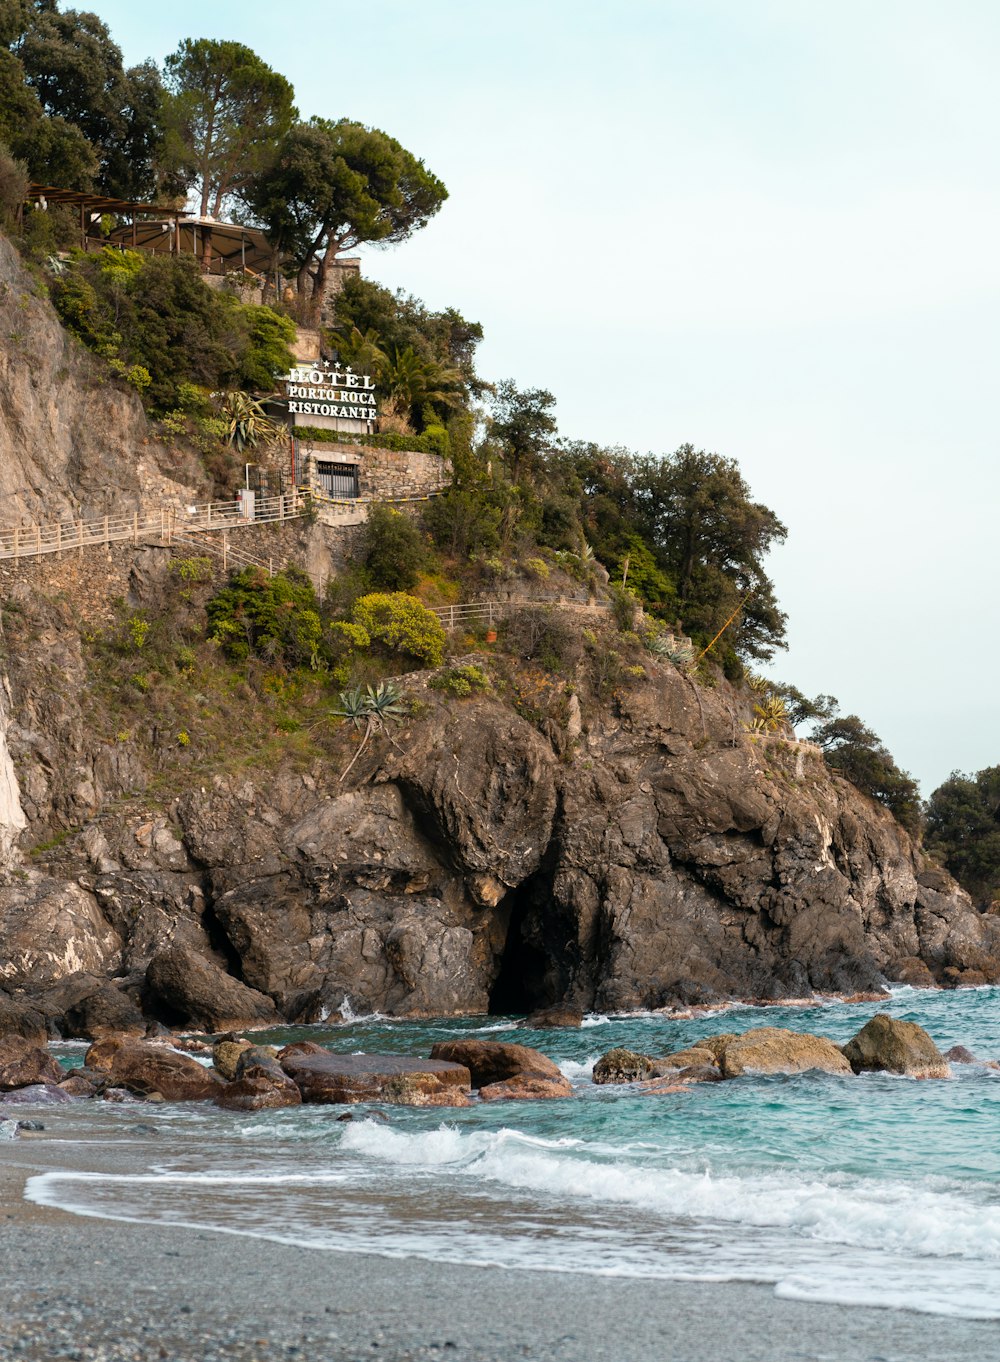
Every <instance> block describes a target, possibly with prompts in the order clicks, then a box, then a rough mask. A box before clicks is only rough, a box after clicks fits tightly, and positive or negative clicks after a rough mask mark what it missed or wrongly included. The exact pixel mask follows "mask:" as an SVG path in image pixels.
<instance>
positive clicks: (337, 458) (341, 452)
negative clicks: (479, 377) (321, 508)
mask: <svg viewBox="0 0 1000 1362" xmlns="http://www.w3.org/2000/svg"><path fill="white" fill-rule="evenodd" d="M302 456H303V461H304V464H305V465H306V467H307V469H308V476H309V480H310V483H311V485H312V486H314V487H315V486H318V483H317V481H316V465H317V464H318V463H349V464H355V465H356V466H357V469H358V494H359V496H362V497H374V498H375V499H376V500H379V501H391V500H393V499H394V498H397V497H423V496H426V495H427V493H428V492H432V491H437V490H438V489H439V488H440V487H441V486H442V484H443V483H445V482H447V480H448V478H449V477H450V475H451V464H450V463H449V461H448V460H447V459H442V458H441V457H440V455H438V454H425V453H423V452H422V451H420V450H416V449H378V448H376V447H375V446H373V445H354V444H333V443H322V444H319V443H317V444H306V443H305V442H303V444H302Z"/></svg>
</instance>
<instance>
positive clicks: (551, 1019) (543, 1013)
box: [524, 1003, 583, 1031]
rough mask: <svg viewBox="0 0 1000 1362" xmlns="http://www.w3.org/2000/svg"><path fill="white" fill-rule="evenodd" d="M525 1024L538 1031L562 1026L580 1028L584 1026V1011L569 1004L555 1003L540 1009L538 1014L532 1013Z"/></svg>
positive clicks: (525, 1020)
mask: <svg viewBox="0 0 1000 1362" xmlns="http://www.w3.org/2000/svg"><path fill="white" fill-rule="evenodd" d="M524 1024H525V1026H526V1027H530V1028H532V1029H533V1030H536V1031H541V1030H547V1029H548V1028H550V1027H551V1028H555V1027H560V1026H572V1027H576V1028H579V1027H581V1026H582V1025H583V1011H582V1009H581V1008H579V1007H571V1006H570V1005H569V1004H568V1003H555V1004H554V1005H553V1006H552V1007H540V1008H539V1009H538V1011H537V1012H532V1013H531V1015H530V1016H528V1017H525V1019H524Z"/></svg>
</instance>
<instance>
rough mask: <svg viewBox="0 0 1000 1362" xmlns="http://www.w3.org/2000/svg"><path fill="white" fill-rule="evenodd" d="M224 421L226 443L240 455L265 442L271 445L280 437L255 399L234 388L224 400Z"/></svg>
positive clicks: (273, 424)
mask: <svg viewBox="0 0 1000 1362" xmlns="http://www.w3.org/2000/svg"><path fill="white" fill-rule="evenodd" d="M222 419H223V421H224V422H225V425H226V441H227V443H228V444H231V445H232V446H233V447H234V448H235V449H236V451H237V452H238V453H240V454H242V453H243V451H244V449H247V448H250V449H252V448H253V447H254V446H255V445H256V444H258V443H260V442H263V443H264V444H270V443H271V442H272V441H273V440H275V439H276V438H277V436H278V433H279V431H278V427H277V426H276V425H275V423H274V422H273V421H272V420H271V419H270V417H269V416H268V415H267V414H266V412H265V411H264V408H263V407H262V406H261V404H260V403H259V402H258V401H257V399H256V398H255V397H251V396H250V394H249V393H245V392H241V391H240V390H239V389H238V388H234V389H233V390H232V391H231V392H227V393H226V395H225V397H224V398H223V399H222Z"/></svg>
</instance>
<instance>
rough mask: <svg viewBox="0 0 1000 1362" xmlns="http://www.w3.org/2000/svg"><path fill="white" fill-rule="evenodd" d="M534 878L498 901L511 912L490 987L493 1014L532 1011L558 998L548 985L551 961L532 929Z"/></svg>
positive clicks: (504, 908)
mask: <svg viewBox="0 0 1000 1362" xmlns="http://www.w3.org/2000/svg"><path fill="white" fill-rule="evenodd" d="M533 885H534V881H533V880H529V881H527V883H526V884H523V885H521V887H520V888H518V889H513V890H511V892H510V893H509V894H508V895H507V896H506V898H505V899H504V900H503V903H502V904H500V905H499V907H498V912H499V911H505V912H507V913H509V919H508V926H507V938H506V941H505V943H504V948H503V953H502V955H501V957H500V969H499V971H498V973H497V977H496V980H495V982H494V984H493V987H492V989H491V990H490V1007H489V1010H490V1015H491V1016H507V1015H510V1014H512V1013H513V1014H521V1013H526V1012H533V1011H534V1010H535V1009H536V1008H538V1007H544V1006H547V1005H548V1004H549V1003H553V1002H555V1001H557V1000H556V999H555V998H553V997H550V996H549V992H548V989H547V988H546V982H547V976H548V974H549V971H550V966H551V962H550V960H549V958H548V956H547V953H546V951H545V950H544V948H543V947H542V945H541V944H540V943H539V942H538V941H537V940H536V939H534V933H533V932H532V930H531V929H532V926H533V920H534V918H535V897H534V893H533V892H532V889H533Z"/></svg>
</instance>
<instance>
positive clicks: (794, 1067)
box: [721, 1026, 852, 1078]
mask: <svg viewBox="0 0 1000 1362" xmlns="http://www.w3.org/2000/svg"><path fill="white" fill-rule="evenodd" d="M721 1068H722V1073H723V1076H724V1077H726V1078H738V1077H739V1076H740V1075H741V1074H744V1073H761V1074H798V1073H805V1072H807V1071H808V1070H810V1069H820V1070H822V1072H824V1073H828V1074H849V1073H851V1072H852V1069H851V1066H850V1064H849V1063H848V1062H847V1060H846V1059H845V1058H844V1055H843V1053H842V1052H841V1050H840V1049H838V1047H837V1046H836V1045H834V1043H833V1041H832V1040H826V1039H825V1038H824V1037H823V1036H811V1035H809V1034H807V1033H806V1032H801V1031H785V1030H782V1029H781V1028H780V1027H776V1026H760V1027H757V1028H755V1029H754V1030H752V1031H745V1032H744V1033H743V1035H741V1036H736V1037H734V1038H733V1039H732V1040H730V1041H729V1043H728V1044H727V1045H726V1047H725V1049H724V1050H723V1051H722V1055H721Z"/></svg>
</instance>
